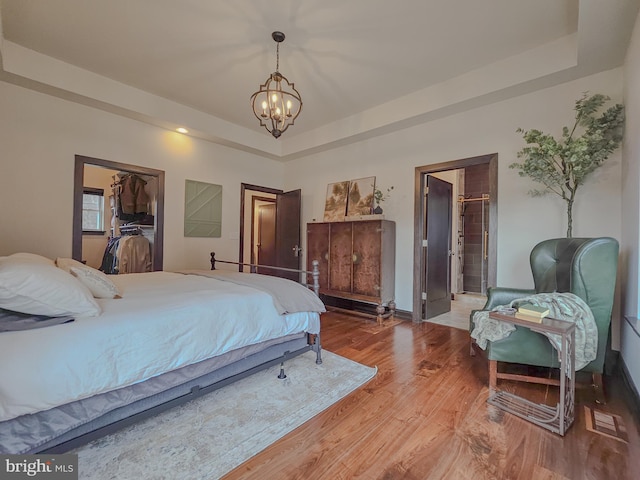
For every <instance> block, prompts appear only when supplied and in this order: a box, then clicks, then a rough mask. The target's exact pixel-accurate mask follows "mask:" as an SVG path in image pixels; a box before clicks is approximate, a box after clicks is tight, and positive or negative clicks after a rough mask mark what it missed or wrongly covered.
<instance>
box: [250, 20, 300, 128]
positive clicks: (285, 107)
mask: <svg viewBox="0 0 640 480" xmlns="http://www.w3.org/2000/svg"><path fill="white" fill-rule="evenodd" d="M271 38H273V39H274V40H275V42H276V71H275V72H273V73H272V74H271V75H269V78H267V81H266V82H264V84H262V85H260V90H258V91H257V92H256V93H254V94H253V95H251V108H253V114H254V115H255V116H256V118H257V119H258V120H260V125H261V126H262V127H264V128H266V129H267V131H268V132H269V133H270V134H271V135H273V136H274V137H275V138H278V137H279V136H280V135H282V133H283V132H284V131H285V130H286V129H287V128H289V126H290V125H293V122H294V121H295V119H296V118H298V115H300V111H301V110H302V98H301V97H300V93H298V91H297V90H296V88H295V86H294V85H293V83H290V82H289V80H287V78H286V77H285V76H284V75H282V74H281V73H280V72H279V71H278V69H279V68H280V44H281V43H282V42H283V41H284V33H282V32H273V33H272V34H271Z"/></svg>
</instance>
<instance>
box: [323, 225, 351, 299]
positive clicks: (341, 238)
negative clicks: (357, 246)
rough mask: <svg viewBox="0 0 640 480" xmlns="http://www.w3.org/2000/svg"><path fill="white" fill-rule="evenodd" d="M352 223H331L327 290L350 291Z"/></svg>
mask: <svg viewBox="0 0 640 480" xmlns="http://www.w3.org/2000/svg"><path fill="white" fill-rule="evenodd" d="M352 240H353V239H352V223H351V222H344V223H332V224H331V241H330V244H329V263H330V265H331V269H330V272H329V290H334V291H336V292H347V293H351V285H352V283H351V282H352V273H353V272H352V265H353V258H352V253H351V252H352V243H351V242H352Z"/></svg>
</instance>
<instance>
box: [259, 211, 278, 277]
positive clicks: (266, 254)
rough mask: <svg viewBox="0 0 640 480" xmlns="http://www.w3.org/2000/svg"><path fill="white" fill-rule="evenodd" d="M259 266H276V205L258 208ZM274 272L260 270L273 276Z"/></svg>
mask: <svg viewBox="0 0 640 480" xmlns="http://www.w3.org/2000/svg"><path fill="white" fill-rule="evenodd" d="M257 247H258V259H257V262H256V263H257V264H258V265H276V204H275V203H270V204H267V205H260V206H259V207H258V244H257ZM273 272H274V271H273V270H270V269H265V268H258V273H262V274H267V275H273V274H274V273H273Z"/></svg>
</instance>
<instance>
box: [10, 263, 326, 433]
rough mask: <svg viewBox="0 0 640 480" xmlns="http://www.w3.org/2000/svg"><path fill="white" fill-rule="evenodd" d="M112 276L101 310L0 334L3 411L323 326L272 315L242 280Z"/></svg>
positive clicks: (44, 404) (16, 412) (29, 409)
mask: <svg viewBox="0 0 640 480" xmlns="http://www.w3.org/2000/svg"><path fill="white" fill-rule="evenodd" d="M112 280H113V281H114V283H116V285H117V286H118V288H119V289H120V291H121V292H122V298H120V299H109V300H98V302H99V303H100V306H101V308H102V314H101V315H99V316H98V317H80V318H76V320H75V321H74V322H72V323H67V324H62V325H56V326H52V327H47V328H42V329H37V330H29V331H19V332H4V333H2V334H1V335H0V362H1V364H2V365H3V366H4V367H3V368H2V369H0V421H6V420H9V419H12V418H16V417H19V416H21V415H26V414H32V413H35V412H39V411H43V410H48V409H51V408H53V407H56V406H59V405H63V404H67V403H70V402H74V401H77V400H81V399H83V398H88V397H92V396H94V395H98V394H101V393H105V392H109V391H112V390H115V389H118V388H122V387H125V386H129V385H134V384H136V383H139V382H143V381H145V380H148V379H150V378H153V377H155V376H157V375H160V374H162V373H165V372H168V371H172V370H175V369H179V368H182V367H185V366H188V365H192V364H195V363H197V362H201V361H203V360H206V359H209V358H212V357H215V356H218V355H222V354H224V353H225V352H229V351H232V350H235V349H238V348H242V347H246V346H249V345H254V344H259V343H261V342H264V341H267V340H271V339H276V338H280V337H284V336H286V335H290V334H294V333H299V332H308V333H319V331H320V319H319V315H318V314H317V313H312V312H300V313H295V314H287V315H279V314H278V312H277V310H276V308H275V307H274V303H273V299H272V298H271V296H270V295H268V294H267V293H265V292H261V291H258V290H255V289H253V288H250V287H247V286H243V285H236V284H233V283H229V282H222V281H219V280H216V279H214V278H206V277H201V276H194V275H182V274H177V273H169V272H149V273H139V274H128V275H118V276H114V277H112ZM301 288H303V287H301ZM9 365H10V368H7V366H9Z"/></svg>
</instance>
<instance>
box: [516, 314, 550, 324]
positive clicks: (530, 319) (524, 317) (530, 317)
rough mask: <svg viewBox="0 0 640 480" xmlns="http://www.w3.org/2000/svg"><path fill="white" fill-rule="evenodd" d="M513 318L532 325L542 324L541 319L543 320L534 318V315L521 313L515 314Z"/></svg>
mask: <svg viewBox="0 0 640 480" xmlns="http://www.w3.org/2000/svg"><path fill="white" fill-rule="evenodd" d="M515 317H516V318H519V319H520V320H526V321H527V322H533V323H542V319H543V318H544V317H536V316H534V315H527V314H525V313H521V312H516V313H515Z"/></svg>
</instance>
